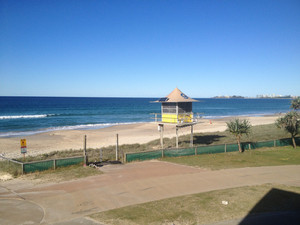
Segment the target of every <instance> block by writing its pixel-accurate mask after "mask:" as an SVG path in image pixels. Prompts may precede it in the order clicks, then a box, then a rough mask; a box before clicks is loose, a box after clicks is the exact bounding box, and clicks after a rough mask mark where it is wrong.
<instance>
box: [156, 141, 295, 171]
mask: <svg viewBox="0 0 300 225" xmlns="http://www.w3.org/2000/svg"><path fill="white" fill-rule="evenodd" d="M160 160H162V161H167V162H172V163H179V164H183V165H188V166H196V167H201V168H208V169H212V170H218V169H229V168H241V167H257V166H279V165H297V164H300V147H297V148H296V149H294V148H293V147H291V146H286V147H275V148H260V149H256V150H247V151H245V152H243V153H239V152H228V153H218V154H203V155H197V156H183V157H176V158H163V159H160Z"/></svg>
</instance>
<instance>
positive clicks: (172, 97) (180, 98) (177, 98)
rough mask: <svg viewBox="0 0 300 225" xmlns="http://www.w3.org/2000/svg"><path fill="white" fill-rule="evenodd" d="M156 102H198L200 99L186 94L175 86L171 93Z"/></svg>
mask: <svg viewBox="0 0 300 225" xmlns="http://www.w3.org/2000/svg"><path fill="white" fill-rule="evenodd" d="M156 102H198V101H197V100H195V99H192V98H190V97H188V96H186V95H185V94H184V93H182V91H180V90H179V89H178V88H175V89H174V90H173V91H172V92H171V93H170V94H169V95H167V96H166V97H164V98H160V99H158V100H157V101H156Z"/></svg>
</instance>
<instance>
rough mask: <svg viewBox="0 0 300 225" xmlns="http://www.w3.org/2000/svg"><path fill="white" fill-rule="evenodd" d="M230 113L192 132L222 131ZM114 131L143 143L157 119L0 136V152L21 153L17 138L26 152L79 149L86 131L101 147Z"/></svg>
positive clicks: (258, 120) (170, 128)
mask: <svg viewBox="0 0 300 225" xmlns="http://www.w3.org/2000/svg"><path fill="white" fill-rule="evenodd" d="M240 118H246V119H249V121H250V122H251V124H252V125H253V126H255V125H264V124H272V123H274V122H275V120H276V119H277V118H278V115H273V116H261V117H240ZM230 119H232V118H230V117H227V118H223V119H214V120H208V119H202V120H201V121H200V123H199V124H197V125H195V126H194V133H201V132H218V131H220V132H222V131H225V130H226V128H227V126H226V122H227V121H229V120H230ZM190 132H191V130H190V128H189V127H186V128H182V129H180V132H179V135H185V134H190ZM116 134H118V135H119V144H120V145H122V144H135V143H139V144H144V143H147V142H149V141H152V140H155V139H159V138H160V133H159V131H158V125H157V123H154V122H152V123H136V124H127V125H117V126H112V127H106V128H102V129H97V130H59V131H51V132H46V133H40V134H35V135H30V136H25V137H6V138H0V154H4V155H5V156H6V157H8V158H18V157H22V155H21V153H20V139H21V138H26V140H27V156H29V155H31V156H34V155H39V154H43V153H49V152H52V151H61V150H69V149H82V148H83V137H84V135H87V148H101V147H107V146H110V145H115V144H116ZM175 136H176V131H175V126H174V125H165V128H164V137H166V138H172V137H175Z"/></svg>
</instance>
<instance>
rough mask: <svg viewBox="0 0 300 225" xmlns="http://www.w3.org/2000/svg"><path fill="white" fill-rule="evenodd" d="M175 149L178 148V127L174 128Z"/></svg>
mask: <svg viewBox="0 0 300 225" xmlns="http://www.w3.org/2000/svg"><path fill="white" fill-rule="evenodd" d="M176 148H178V127H177V126H176Z"/></svg>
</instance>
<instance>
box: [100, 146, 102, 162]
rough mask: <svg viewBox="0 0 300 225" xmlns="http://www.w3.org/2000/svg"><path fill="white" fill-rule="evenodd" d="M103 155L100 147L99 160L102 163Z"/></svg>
mask: <svg viewBox="0 0 300 225" xmlns="http://www.w3.org/2000/svg"><path fill="white" fill-rule="evenodd" d="M102 157H103V156H102V149H101V148H100V162H101V163H102V159H103V158H102Z"/></svg>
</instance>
